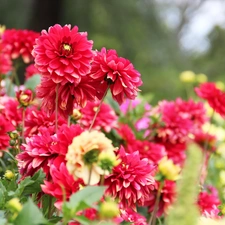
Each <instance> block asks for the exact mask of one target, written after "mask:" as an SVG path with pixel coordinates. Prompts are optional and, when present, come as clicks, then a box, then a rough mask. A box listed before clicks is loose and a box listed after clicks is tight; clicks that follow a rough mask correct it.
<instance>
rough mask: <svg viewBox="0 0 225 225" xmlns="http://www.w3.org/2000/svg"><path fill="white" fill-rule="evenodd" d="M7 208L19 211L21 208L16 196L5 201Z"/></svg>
mask: <svg viewBox="0 0 225 225" xmlns="http://www.w3.org/2000/svg"><path fill="white" fill-rule="evenodd" d="M7 208H8V209H10V210H11V211H12V212H20V211H21V210H22V208H23V206H22V205H21V203H20V201H19V199H18V198H12V199H11V200H9V201H8V202H7Z"/></svg>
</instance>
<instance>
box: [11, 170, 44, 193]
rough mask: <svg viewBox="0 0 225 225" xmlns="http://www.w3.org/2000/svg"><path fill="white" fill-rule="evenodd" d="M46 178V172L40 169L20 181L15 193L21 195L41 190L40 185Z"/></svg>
mask: <svg viewBox="0 0 225 225" xmlns="http://www.w3.org/2000/svg"><path fill="white" fill-rule="evenodd" d="M44 178H45V174H44V173H43V171H42V170H39V171H38V172H37V173H35V174H34V176H32V177H26V178H25V179H24V180H22V181H21V182H20V183H19V185H18V189H17V190H16V193H15V195H16V196H18V197H19V196H21V195H29V194H33V193H37V192H40V191H41V187H40V185H41V184H43V180H44Z"/></svg>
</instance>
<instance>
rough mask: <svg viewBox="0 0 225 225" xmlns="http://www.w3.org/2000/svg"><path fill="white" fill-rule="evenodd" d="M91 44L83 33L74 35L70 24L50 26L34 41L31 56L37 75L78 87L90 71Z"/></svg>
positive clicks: (75, 28)
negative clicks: (33, 59) (37, 71)
mask: <svg viewBox="0 0 225 225" xmlns="http://www.w3.org/2000/svg"><path fill="white" fill-rule="evenodd" d="M92 45H93V42H92V41H89V40H87V33H86V32H78V27H77V26H74V27H73V28H72V29H71V25H65V26H63V27H62V26H60V25H59V24H56V25H54V26H51V27H50V28H49V29H48V31H46V30H43V31H42V32H41V36H40V37H39V38H38V39H36V45H35V46H34V50H33V53H32V54H33V56H34V58H35V65H36V67H37V69H38V70H39V71H40V73H41V74H42V75H44V76H47V77H48V78H50V79H52V80H53V81H54V82H55V83H61V84H63V85H64V84H65V83H67V82H70V83H74V84H79V83H80V81H81V77H83V76H86V75H87V74H88V73H89V72H90V68H91V65H90V63H91V60H92V58H93V53H92Z"/></svg>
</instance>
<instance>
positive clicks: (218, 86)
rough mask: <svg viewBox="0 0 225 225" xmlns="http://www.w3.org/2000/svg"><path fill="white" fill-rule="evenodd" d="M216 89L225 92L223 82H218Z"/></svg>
mask: <svg viewBox="0 0 225 225" xmlns="http://www.w3.org/2000/svg"><path fill="white" fill-rule="evenodd" d="M216 87H217V88H219V89H220V90H221V91H225V84H224V83H223V82H222V81H217V82H216Z"/></svg>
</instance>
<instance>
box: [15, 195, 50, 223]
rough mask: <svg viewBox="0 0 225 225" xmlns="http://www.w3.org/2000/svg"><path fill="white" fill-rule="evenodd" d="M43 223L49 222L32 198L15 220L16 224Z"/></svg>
mask: <svg viewBox="0 0 225 225" xmlns="http://www.w3.org/2000/svg"><path fill="white" fill-rule="evenodd" d="M22 224H26V225H41V224H49V223H48V222H47V220H46V219H45V218H44V216H43V215H42V213H41V211H40V210H39V209H38V207H37V206H36V205H35V204H34V203H33V201H32V200H31V199H28V201H27V202H26V203H25V204H24V206H23V209H22V210H21V211H20V213H19V214H18V216H17V217H16V219H15V221H14V225H22Z"/></svg>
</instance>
